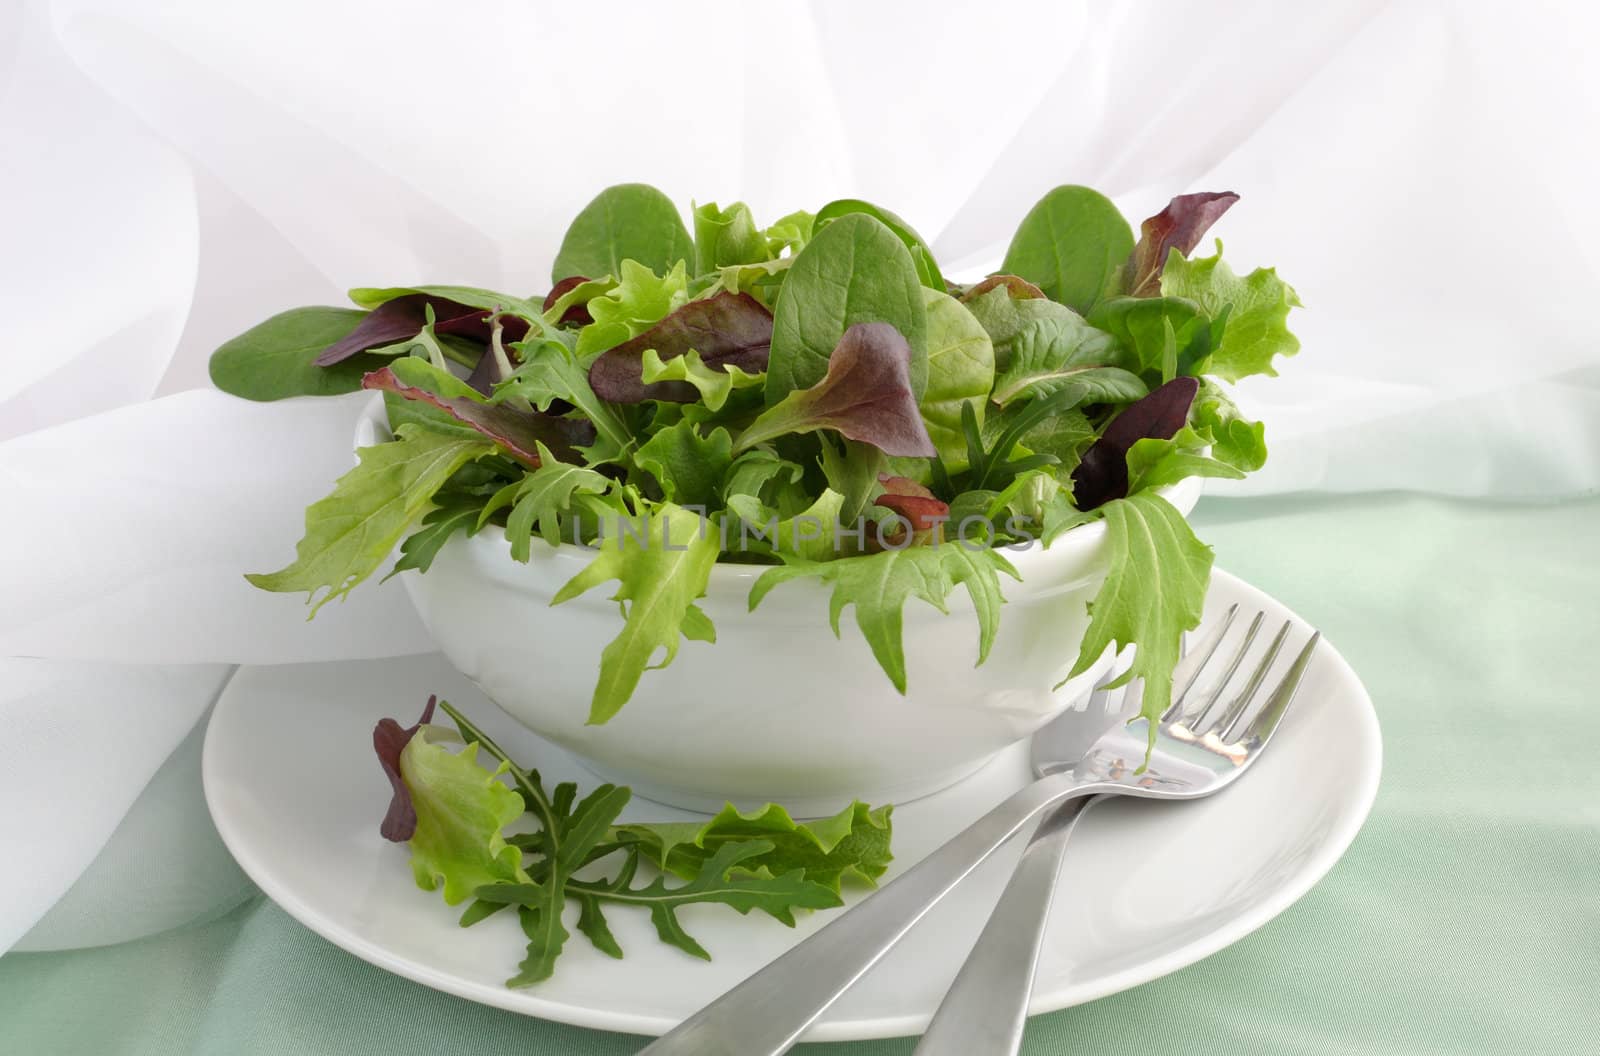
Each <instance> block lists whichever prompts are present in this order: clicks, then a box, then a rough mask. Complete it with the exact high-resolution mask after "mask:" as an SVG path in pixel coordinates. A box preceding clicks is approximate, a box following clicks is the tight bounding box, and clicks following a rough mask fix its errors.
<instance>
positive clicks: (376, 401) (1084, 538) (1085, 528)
mask: <svg viewBox="0 0 1600 1056" xmlns="http://www.w3.org/2000/svg"><path fill="white" fill-rule="evenodd" d="M373 396H374V398H373V399H372V400H370V401H369V402H368V403H367V404H366V405H365V406H364V407H363V408H362V413H361V417H360V419H359V420H358V421H357V423H356V428H355V437H354V440H355V444H354V446H355V447H356V448H361V447H368V446H371V445H372V444H373V443H375V442H381V441H379V437H380V436H383V435H384V434H386V433H388V431H389V422H388V415H387V414H386V412H385V410H384V402H383V397H382V396H381V395H379V394H377V393H374V394H373ZM1203 490H1204V478H1202V477H1185V478H1184V479H1183V480H1180V481H1178V482H1177V483H1175V484H1168V485H1165V486H1163V487H1159V488H1156V489H1155V493H1156V494H1157V495H1160V496H1161V497H1162V498H1164V499H1166V500H1167V501H1168V502H1170V503H1171V504H1172V505H1173V507H1174V508H1176V509H1177V511H1178V512H1179V513H1180V514H1182V515H1183V517H1184V518H1185V519H1186V520H1187V519H1188V517H1189V514H1190V513H1192V512H1193V510H1194V507H1195V505H1196V503H1198V502H1199V501H1200V495H1201V492H1202V491H1203ZM1105 536H1106V523H1105V520H1104V519H1101V520H1096V521H1091V522H1089V523H1088V524H1082V525H1079V526H1077V527H1075V528H1072V529H1070V530H1068V531H1067V533H1066V534H1065V535H1063V536H1062V537H1061V538H1059V539H1057V540H1055V541H1054V542H1053V543H1052V544H1051V545H1050V546H1048V547H1046V546H1044V545H1043V544H1042V543H1041V542H1040V541H1039V540H1038V539H1034V540H1033V541H1031V542H1029V543H1027V544H1026V545H1023V546H1017V547H997V548H995V549H999V550H1001V551H1003V556H1004V557H1005V559H1006V560H1007V561H1009V562H1011V564H1012V566H1013V567H1015V568H1016V570H1017V574H1018V576H1019V577H1020V578H1021V580H1022V582H1024V583H1025V582H1027V578H1028V571H1029V570H1030V569H1032V570H1034V571H1036V572H1040V573H1043V572H1044V570H1045V569H1047V568H1050V567H1053V566H1058V565H1065V564H1069V563H1072V562H1076V561H1084V560H1087V559H1088V558H1089V557H1090V556H1091V555H1092V554H1093V552H1094V551H1095V550H1096V549H1097V548H1098V547H1099V546H1100V544H1101V543H1102V542H1103V541H1104V540H1105ZM465 541H466V542H467V543H468V544H469V545H471V546H472V547H474V548H475V549H479V550H482V549H483V548H484V547H485V546H491V545H492V546H494V547H495V548H496V549H504V550H505V551H507V553H506V559H507V560H509V559H510V554H509V550H510V546H511V544H510V541H509V540H507V539H506V535H505V529H504V528H502V527H501V526H500V525H497V524H488V525H485V526H484V527H483V529H482V530H481V531H479V532H477V533H475V534H474V535H472V536H470V537H468V538H467V539H466V540H465ZM533 543H534V550H535V552H537V553H540V554H542V555H543V557H542V558H541V560H544V561H561V562H566V563H570V564H572V565H573V566H574V567H573V571H574V574H576V572H577V571H578V569H579V567H586V566H587V565H588V564H589V561H590V560H591V559H592V556H593V554H594V550H593V549H592V548H588V547H582V546H578V545H577V544H575V543H565V542H564V543H561V544H560V545H559V546H551V545H550V544H549V543H548V542H546V541H545V540H544V539H542V538H540V537H538V536H535V537H534V539H533ZM773 567H775V566H773V565H762V564H750V563H743V562H735V561H722V560H718V561H717V562H716V563H715V564H714V565H713V566H712V568H711V580H710V582H711V583H728V584H732V583H735V582H739V581H744V580H751V579H755V578H756V577H758V576H760V575H761V574H762V573H764V572H766V571H767V570H768V569H770V568H773Z"/></svg>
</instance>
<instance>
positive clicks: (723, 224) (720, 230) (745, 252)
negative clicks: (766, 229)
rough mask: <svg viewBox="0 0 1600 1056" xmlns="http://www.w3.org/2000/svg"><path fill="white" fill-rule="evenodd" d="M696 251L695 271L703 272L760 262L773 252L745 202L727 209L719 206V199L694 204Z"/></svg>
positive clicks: (737, 203) (702, 273) (736, 203)
mask: <svg viewBox="0 0 1600 1056" xmlns="http://www.w3.org/2000/svg"><path fill="white" fill-rule="evenodd" d="M694 253H695V272H696V273H697V274H701V275H704V274H705V273H706V272H710V271H716V270H717V269H719V268H726V267H732V266H737V265H739V264H758V263H760V262H761V261H764V260H766V259H767V258H769V257H770V256H772V253H771V251H770V250H769V249H768V248H767V239H766V236H765V235H764V234H763V233H762V231H761V229H760V228H758V227H756V220H755V217H754V216H753V215H752V214H751V212H750V207H749V206H747V205H745V204H744V203H743V202H734V203H733V204H732V205H730V206H728V208H726V209H719V208H717V203H716V202H708V203H707V204H705V205H701V206H697V207H696V208H695V211H694Z"/></svg>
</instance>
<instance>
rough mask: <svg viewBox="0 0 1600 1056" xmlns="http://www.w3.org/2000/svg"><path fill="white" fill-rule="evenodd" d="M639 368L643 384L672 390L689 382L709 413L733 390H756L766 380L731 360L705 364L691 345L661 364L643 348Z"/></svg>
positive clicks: (649, 351)
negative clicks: (679, 354) (642, 357)
mask: <svg viewBox="0 0 1600 1056" xmlns="http://www.w3.org/2000/svg"><path fill="white" fill-rule="evenodd" d="M641 367H642V369H641V377H642V379H643V380H644V383H645V385H646V386H647V387H650V388H651V389H657V388H660V389H668V388H670V389H672V390H673V391H674V392H676V383H679V382H681V383H683V384H686V385H689V386H690V387H691V388H692V389H693V391H694V392H696V393H698V394H699V399H700V402H701V403H703V404H705V405H706V409H707V410H708V411H713V412H715V411H720V410H722V408H723V407H725V406H727V403H728V397H730V396H732V395H733V393H734V390H735V389H759V388H760V387H761V386H762V385H763V384H764V383H765V382H766V378H765V377H763V376H762V375H761V374H746V373H745V372H744V371H743V370H742V369H740V368H739V367H736V366H734V365H733V364H731V363H724V364H723V365H722V366H720V367H710V366H707V365H706V362H705V360H703V359H701V358H700V353H699V352H697V351H695V350H694V349H692V348H691V349H690V350H689V351H688V352H685V353H684V354H683V355H681V356H678V357H676V358H674V359H669V360H667V361H666V362H665V363H663V362H662V361H661V357H660V356H658V355H657V354H656V350H655V349H653V348H651V349H646V350H645V353H644V360H643V363H642V364H641ZM692 398H693V397H691V399H692Z"/></svg>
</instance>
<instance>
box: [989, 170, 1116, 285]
mask: <svg viewBox="0 0 1600 1056" xmlns="http://www.w3.org/2000/svg"><path fill="white" fill-rule="evenodd" d="M1132 252H1133V231H1132V229H1131V228H1129V227H1128V222H1127V221H1126V220H1124V219H1123V218H1122V214H1121V213H1119V212H1118V211H1117V207H1116V206H1115V205H1113V204H1111V199H1109V198H1107V197H1106V196H1105V195H1103V194H1101V193H1100V192H1098V191H1093V190H1090V189H1089V188H1088V187H1076V186H1065V187H1057V188H1056V189H1055V190H1053V191H1051V192H1050V193H1048V194H1046V195H1045V196H1044V197H1043V198H1041V199H1040V200H1039V203H1038V204H1037V205H1035V206H1034V207H1033V208H1032V209H1031V210H1029V211H1028V215H1027V216H1025V217H1023V218H1022V223H1021V225H1019V226H1018V227H1017V233H1016V234H1015V235H1014V236H1012V239H1011V247H1010V248H1009V249H1007V250H1006V259H1005V263H1004V264H1003V265H1002V270H1003V271H1006V272H1008V273H1010V274H1012V275H1018V276H1020V277H1022V278H1024V279H1026V280H1027V281H1029V282H1031V283H1033V284H1034V285H1035V286H1037V287H1039V289H1041V290H1043V291H1044V292H1045V296H1047V297H1049V298H1050V299H1051V300H1053V301H1059V302H1061V303H1062V304H1064V305H1066V306H1067V307H1069V308H1071V309H1072V310H1074V311H1076V312H1078V313H1080V314H1087V313H1088V311H1089V309H1090V308H1092V307H1094V305H1095V304H1096V303H1097V302H1098V301H1101V300H1104V299H1105V298H1107V297H1110V296H1113V295H1114V294H1116V293H1118V292H1119V290H1118V286H1119V285H1120V283H1121V279H1122V268H1123V265H1124V264H1125V263H1126V262H1127V260H1128V255H1129V254H1130V253H1132Z"/></svg>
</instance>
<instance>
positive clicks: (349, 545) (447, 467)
mask: <svg viewBox="0 0 1600 1056" xmlns="http://www.w3.org/2000/svg"><path fill="white" fill-rule="evenodd" d="M493 450H494V444H492V443H489V442H487V441H478V440H468V439H463V438H461V437H457V436H447V435H443V434H440V433H435V432H432V431H430V430H428V429H424V428H422V427H420V426H416V425H406V426H402V427H401V428H400V435H399V437H398V438H397V439H395V440H391V441H390V442H388V443H385V444H377V445H375V446H373V447H363V448H362V449H361V450H360V451H358V452H356V455H357V458H358V459H359V460H360V461H359V464H358V465H357V466H356V468H354V469H352V470H351V471H350V472H348V473H346V474H345V475H344V476H342V477H340V478H339V480H338V482H337V483H336V484H335V485H334V489H333V492H332V493H331V494H329V495H328V496H327V497H326V498H323V499H319V500H318V501H316V502H314V503H312V504H311V506H309V507H308V508H307V509H306V531H305V536H304V537H303V538H302V539H301V540H300V542H299V543H298V544H297V545H296V547H295V559H294V561H293V562H292V563H291V564H289V565H288V566H287V567H285V568H282V569H279V570H278V571H277V572H271V573H266V574H260V573H257V574H251V575H247V576H246V577H245V578H246V579H248V580H249V581H250V582H251V583H253V584H254V585H255V586H258V587H260V588H261V589H263V590H272V591H279V592H296V591H305V592H306V593H307V594H308V596H309V597H308V600H309V601H310V602H311V603H312V608H311V615H312V616H315V615H316V614H317V610H318V609H320V608H322V606H323V605H325V604H327V603H328V602H329V601H331V600H333V599H334V598H338V597H343V596H344V595H345V594H348V593H349V592H350V591H351V589H352V588H354V587H355V586H356V584H358V583H360V582H361V581H362V580H364V579H366V578H367V577H368V576H370V575H371V574H372V573H373V571H374V570H375V569H376V568H377V567H378V566H379V565H381V564H382V563H383V561H384V559H385V558H386V557H388V556H389V554H390V552H391V551H393V550H394V548H395V545H396V544H397V543H399V542H400V537H401V536H403V535H405V533H406V530H407V529H409V528H410V527H411V526H412V525H413V524H415V523H416V522H417V521H418V520H420V519H421V518H422V515H423V514H425V513H427V512H428V510H429V508H430V507H431V505H432V501H433V496H434V493H435V492H437V491H438V490H439V489H440V488H441V487H443V486H444V483H445V481H447V480H449V479H450V476H451V475H452V474H453V473H455V471H456V470H458V469H460V468H461V467H462V466H464V465H466V464H467V463H468V462H471V461H473V460H475V459H478V458H482V457H483V456H484V455H487V454H489V453H490V452H492V451H493ZM321 590H326V591H327V593H326V594H324V595H323V596H322V597H321V598H320V599H319V598H317V596H316V595H317V592H318V591H321Z"/></svg>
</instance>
